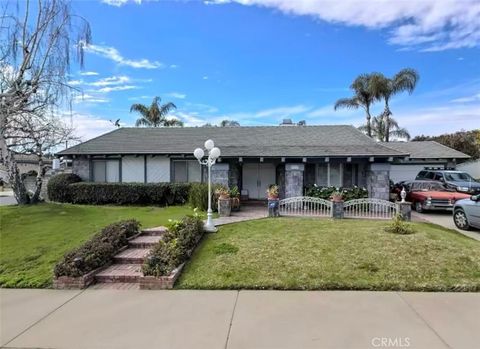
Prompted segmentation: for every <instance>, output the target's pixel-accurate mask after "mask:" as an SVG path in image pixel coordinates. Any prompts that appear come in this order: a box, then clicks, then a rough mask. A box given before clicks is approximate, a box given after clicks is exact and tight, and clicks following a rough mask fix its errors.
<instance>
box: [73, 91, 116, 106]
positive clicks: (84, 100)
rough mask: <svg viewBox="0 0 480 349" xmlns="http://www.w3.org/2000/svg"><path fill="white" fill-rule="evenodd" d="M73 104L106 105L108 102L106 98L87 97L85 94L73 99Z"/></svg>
mask: <svg viewBox="0 0 480 349" xmlns="http://www.w3.org/2000/svg"><path fill="white" fill-rule="evenodd" d="M73 102H74V103H76V104H80V103H94V104H96V103H107V102H110V100H109V99H108V98H105V97H99V96H93V95H89V94H87V93H85V94H82V95H77V96H75V97H74V98H73Z"/></svg>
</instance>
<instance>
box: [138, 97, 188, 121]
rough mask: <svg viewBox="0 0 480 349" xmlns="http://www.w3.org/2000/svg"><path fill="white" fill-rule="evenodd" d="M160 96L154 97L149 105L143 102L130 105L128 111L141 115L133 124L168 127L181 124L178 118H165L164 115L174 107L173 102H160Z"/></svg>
mask: <svg viewBox="0 0 480 349" xmlns="http://www.w3.org/2000/svg"><path fill="white" fill-rule="evenodd" d="M160 101H161V99H160V97H155V98H154V99H153V101H152V104H151V105H150V107H147V106H145V105H143V104H140V103H136V104H132V106H131V107H130V112H132V111H136V112H137V113H139V114H140V115H141V117H140V118H138V119H137V121H136V122H135V126H137V127H139V126H147V127H161V126H164V127H170V126H183V122H182V121H180V120H178V119H167V118H166V116H167V115H168V113H170V111H172V110H173V109H176V108H177V107H176V106H175V104H173V103H171V102H168V103H166V104H160Z"/></svg>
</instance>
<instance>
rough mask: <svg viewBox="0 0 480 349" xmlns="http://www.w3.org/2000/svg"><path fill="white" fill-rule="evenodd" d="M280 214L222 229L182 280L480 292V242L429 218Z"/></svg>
mask: <svg viewBox="0 0 480 349" xmlns="http://www.w3.org/2000/svg"><path fill="white" fill-rule="evenodd" d="M387 223H388V222H384V221H372V220H347V219H345V220H339V221H333V220H329V219H321V220H319V219H308V218H277V219H264V220H257V221H249V222H243V223H238V224H232V225H227V226H224V227H222V228H221V229H220V230H219V232H218V233H216V234H209V235H208V236H207V237H206V238H205V239H204V241H203V242H202V244H201V245H200V246H199V247H198V248H197V251H196V252H195V254H194V256H193V258H192V260H191V261H190V262H189V263H188V264H187V266H186V268H185V269H184V272H183V274H182V276H181V278H180V280H179V282H178V284H177V287H179V288H197V289H242V288H246V289H330V290H332V289H345V290H347V289H348V290H360V289H363V290H412V291H413V290H420V291H447V290H448V291H467V290H468V291H480V243H479V242H477V241H475V240H472V239H469V238H467V237H465V236H463V235H461V234H458V233H456V232H454V231H451V230H448V229H443V228H440V227H438V226H435V225H432V224H426V223H416V224H414V226H415V229H416V230H417V233H415V234H413V235H395V234H391V233H385V232H384V230H383V229H384V227H385V225H386V224H387Z"/></svg>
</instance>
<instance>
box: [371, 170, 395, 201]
mask: <svg viewBox="0 0 480 349" xmlns="http://www.w3.org/2000/svg"><path fill="white" fill-rule="evenodd" d="M367 190H368V197H370V198H374V199H382V200H388V199H389V194H390V164H370V166H369V169H368V170H367Z"/></svg>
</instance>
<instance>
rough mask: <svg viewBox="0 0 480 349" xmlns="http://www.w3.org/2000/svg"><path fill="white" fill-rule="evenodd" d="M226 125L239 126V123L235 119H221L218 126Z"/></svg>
mask: <svg viewBox="0 0 480 349" xmlns="http://www.w3.org/2000/svg"><path fill="white" fill-rule="evenodd" d="M227 126H240V123H239V122H238V121H236V120H222V122H220V127H227Z"/></svg>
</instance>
